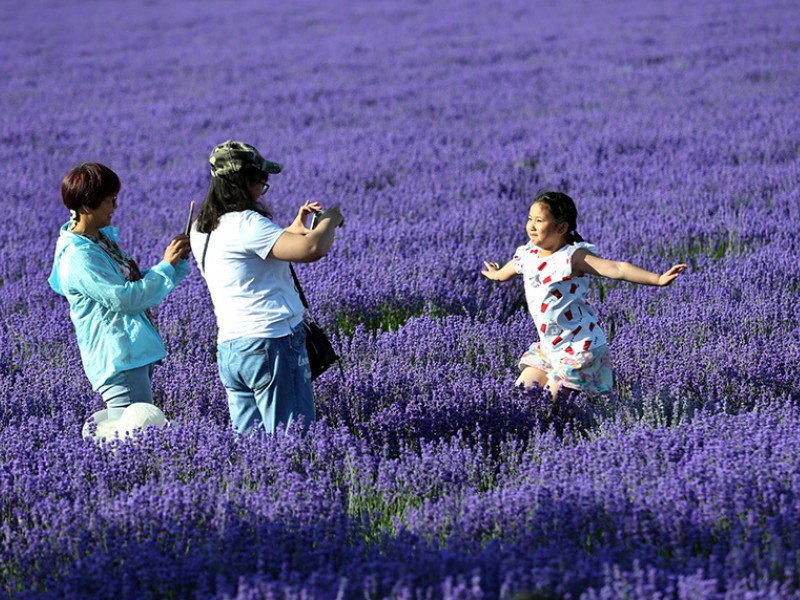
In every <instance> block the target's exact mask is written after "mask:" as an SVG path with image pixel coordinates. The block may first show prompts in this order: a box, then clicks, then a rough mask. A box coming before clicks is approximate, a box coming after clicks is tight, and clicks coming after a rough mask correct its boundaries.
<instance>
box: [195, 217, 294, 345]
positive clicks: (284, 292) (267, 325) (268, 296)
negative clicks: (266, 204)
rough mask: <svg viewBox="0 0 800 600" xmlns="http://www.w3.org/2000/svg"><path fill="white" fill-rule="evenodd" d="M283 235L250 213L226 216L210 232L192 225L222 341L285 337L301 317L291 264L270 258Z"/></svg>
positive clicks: (199, 260) (198, 258) (280, 230)
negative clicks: (203, 231) (207, 232)
mask: <svg viewBox="0 0 800 600" xmlns="http://www.w3.org/2000/svg"><path fill="white" fill-rule="evenodd" d="M283 231H284V230H283V229H281V228H280V227H278V226H277V225H275V223H273V222H272V221H270V220H269V219H267V218H266V217H264V216H262V215H260V214H258V213H257V212H255V211H252V210H244V211H241V212H230V213H226V214H224V215H222V217H220V220H219V225H217V228H216V229H215V230H214V231H213V232H211V234H205V233H200V232H199V231H197V229H196V228H195V226H193V227H192V231H191V233H190V239H191V244H192V254H194V258H195V260H196V261H197V264H198V265H199V266H200V272H201V273H202V275H203V277H204V278H205V280H206V283H207V284H208V290H209V292H210V293H211V301H212V302H213V303H214V314H215V315H216V317H217V327H218V328H219V333H218V335H217V341H218V342H224V341H228V340H235V339H238V338H276V337H283V336H285V335H289V334H290V333H291V330H292V327H294V326H295V325H297V324H298V323H300V321H301V320H302V319H303V311H304V309H303V303H302V302H301V301H300V295H299V294H298V293H297V290H296V289H295V286H294V280H293V279H292V274H291V272H290V271H289V263H288V262H286V261H283V260H277V259H275V258H271V257H270V256H269V253H270V251H271V250H272V246H273V245H274V244H275V242H276V241H277V239H278V238H279V237H280V236H281V234H282V233H283ZM209 235H210V236H211V237H210V239H209V241H208V250H207V252H206V259H205V269H203V267H202V260H203V249H204V247H205V244H206V238H208V236H209Z"/></svg>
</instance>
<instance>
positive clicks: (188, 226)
mask: <svg viewBox="0 0 800 600" xmlns="http://www.w3.org/2000/svg"><path fill="white" fill-rule="evenodd" d="M193 216H194V200H192V202H191V204H189V216H188V217H187V218H186V227H185V228H184V230H183V235H189V230H190V229H191V228H192V217H193Z"/></svg>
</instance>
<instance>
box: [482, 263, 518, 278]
mask: <svg viewBox="0 0 800 600" xmlns="http://www.w3.org/2000/svg"><path fill="white" fill-rule="evenodd" d="M483 264H484V265H486V268H485V269H484V270H483V271H481V275H483V276H484V277H487V278H489V279H492V280H494V281H508V280H509V279H513V278H514V277H516V276H517V270H516V269H515V268H514V262H513V261H508V262H507V263H506V264H504V265H503V266H502V267H501V266H500V263H496V262H488V261H483Z"/></svg>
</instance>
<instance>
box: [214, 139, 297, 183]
mask: <svg viewBox="0 0 800 600" xmlns="http://www.w3.org/2000/svg"><path fill="white" fill-rule="evenodd" d="M208 162H209V163H211V175H212V177H218V176H220V175H228V174H230V173H237V172H239V171H241V170H242V169H244V168H245V167H255V168H256V169H258V170H259V171H263V172H264V173H280V172H281V171H282V170H283V165H282V164H281V163H276V162H272V161H271V160H266V159H265V158H264V157H263V156H261V154H260V153H259V152H258V150H256V149H255V148H254V147H253V146H251V145H250V144H245V143H244V142H235V141H233V140H228V141H227V142H223V143H221V144H219V145H217V146H214V149H213V150H212V151H211V156H209V157H208Z"/></svg>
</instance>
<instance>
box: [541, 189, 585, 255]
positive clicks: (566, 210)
mask: <svg viewBox="0 0 800 600" xmlns="http://www.w3.org/2000/svg"><path fill="white" fill-rule="evenodd" d="M537 202H541V203H542V204H544V205H546V206H547V208H548V209H549V210H550V214H551V215H553V219H555V222H556V223H559V224H560V223H567V224H568V225H569V230H568V231H567V243H568V244H574V243H575V242H582V241H583V238H582V237H581V234H580V233H578V209H577V208H575V202H574V201H573V200H572V198H570V197H569V196H567V195H566V194H565V193H563V192H540V193H539V194H537V196H536V198H534V199H533V203H534V204H536V203H537Z"/></svg>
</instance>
